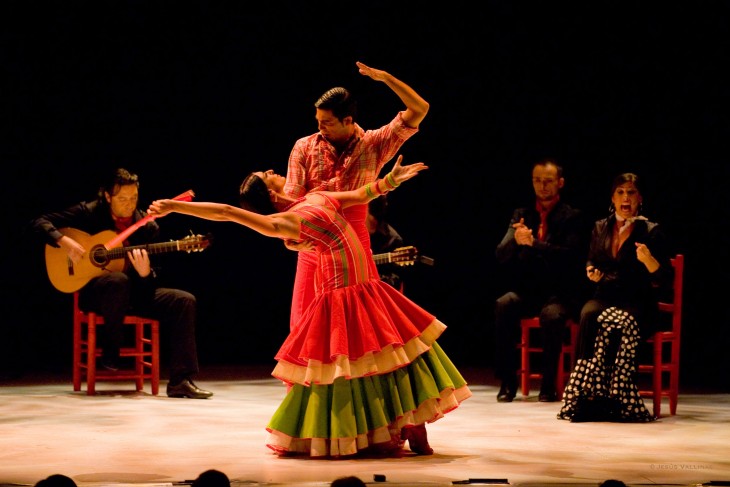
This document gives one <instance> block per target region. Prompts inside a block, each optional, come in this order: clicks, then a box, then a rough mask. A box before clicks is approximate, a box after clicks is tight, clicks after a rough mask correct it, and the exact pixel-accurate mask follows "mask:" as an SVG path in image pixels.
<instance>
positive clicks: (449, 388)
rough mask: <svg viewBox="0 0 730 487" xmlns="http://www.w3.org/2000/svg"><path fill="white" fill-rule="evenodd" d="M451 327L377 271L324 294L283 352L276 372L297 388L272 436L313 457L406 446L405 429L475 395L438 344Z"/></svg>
mask: <svg viewBox="0 0 730 487" xmlns="http://www.w3.org/2000/svg"><path fill="white" fill-rule="evenodd" d="M445 329H446V325H444V324H443V323H441V322H440V321H439V320H437V319H436V318H435V317H434V316H433V315H431V314H430V313H428V312H426V311H425V310H423V309H422V308H420V307H419V306H418V305H416V304H415V303H413V302H412V301H411V300H409V299H408V298H407V297H405V296H404V295H403V294H401V293H400V292H399V291H397V290H395V289H394V288H392V287H391V286H389V285H387V284H385V283H383V282H381V281H380V280H378V279H372V280H370V281H367V282H365V283H362V284H357V285H354V286H348V287H344V288H339V289H335V290H332V291H330V292H326V293H324V294H321V295H319V296H317V298H316V299H315V302H314V303H313V304H312V305H311V306H310V307H309V308H308V311H307V313H306V314H305V315H304V316H303V317H302V320H301V322H300V323H299V324H298V325H297V326H296V327H295V329H294V330H292V332H291V334H290V335H289V337H288V338H287V340H286V341H285V342H284V344H283V345H282V347H281V348H280V350H279V352H278V353H277V355H276V359H277V361H278V364H277V365H276V367H275V369H274V371H273V372H272V375H273V376H274V377H277V378H278V379H281V380H282V381H284V382H285V383H287V384H288V385H289V386H290V387H289V390H288V392H287V396H286V398H285V399H284V401H283V402H282V404H281V405H280V406H279V408H278V410H277V411H276V412H275V413H274V415H273V417H272V419H271V421H270V422H269V424H268V426H267V430H268V431H269V433H270V435H269V440H268V441H267V445H268V446H269V448H271V449H272V450H274V451H276V452H277V453H279V454H301V455H309V456H311V457H328V456H331V457H339V456H348V455H355V454H357V453H359V452H373V451H375V452H383V451H388V450H397V449H399V448H400V446H401V445H402V441H401V439H400V437H401V429H403V428H404V427H407V426H413V425H418V424H423V423H430V422H433V421H436V420H437V419H439V418H441V417H443V416H444V414H446V413H448V412H449V411H451V410H453V409H455V408H456V407H458V406H459V404H460V403H461V402H462V401H463V400H465V399H467V398H468V397H470V396H471V391H470V390H469V388H468V386H467V384H466V381H465V380H464V378H463V377H462V376H461V374H460V373H459V371H458V370H457V369H456V367H455V366H454V364H453V363H452V362H451V360H450V359H449V357H448V356H447V355H446V354H445V353H444V351H443V350H442V349H441V347H440V346H439V345H438V343H436V339H437V338H438V337H439V336H440V335H441V333H443V331H444V330H445Z"/></svg>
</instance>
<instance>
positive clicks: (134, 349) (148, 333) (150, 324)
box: [73, 292, 160, 396]
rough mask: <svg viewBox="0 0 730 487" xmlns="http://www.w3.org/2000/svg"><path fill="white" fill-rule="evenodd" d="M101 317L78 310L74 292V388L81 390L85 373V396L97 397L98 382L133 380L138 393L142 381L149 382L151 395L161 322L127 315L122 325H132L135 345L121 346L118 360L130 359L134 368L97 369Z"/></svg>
mask: <svg viewBox="0 0 730 487" xmlns="http://www.w3.org/2000/svg"><path fill="white" fill-rule="evenodd" d="M101 325H104V318H102V317H101V316H99V315H98V314H96V313H93V312H89V313H85V312H83V311H81V309H80V308H79V293H78V292H75V293H74V309H73V387H74V391H80V390H81V382H82V375H83V372H84V371H85V372H86V393H87V394H88V395H90V396H93V395H94V394H96V382H97V381H134V383H135V386H136V389H137V391H142V390H144V381H145V380H146V379H148V380H149V381H150V385H151V389H152V394H153V395H157V394H158V392H159V390H160V322H159V321H158V320H153V319H150V318H143V317H141V316H132V315H130V316H126V317H125V318H124V325H131V326H134V327H135V328H134V345H133V346H131V345H130V346H123V347H122V348H121V349H120V351H119V356H120V357H133V358H134V368H132V369H129V370H126V369H122V368H120V369H119V370H117V371H109V370H105V369H104V370H97V367H96V358H97V357H99V356H101V349H100V348H99V347H98V345H97V327H98V326H101Z"/></svg>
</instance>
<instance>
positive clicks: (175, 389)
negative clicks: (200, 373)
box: [167, 379, 213, 399]
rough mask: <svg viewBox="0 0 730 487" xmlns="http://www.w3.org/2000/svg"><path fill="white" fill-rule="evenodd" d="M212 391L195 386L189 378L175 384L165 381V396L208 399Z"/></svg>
mask: <svg viewBox="0 0 730 487" xmlns="http://www.w3.org/2000/svg"><path fill="white" fill-rule="evenodd" d="M212 395H213V393H212V392H209V391H204V390H203V389H201V388H199V387H198V386H196V385H195V384H194V383H193V381H192V380H191V379H185V380H184V381H182V382H180V383H179V384H177V385H174V386H173V385H170V383H169V382H168V383H167V397H187V398H188V399H208V398H209V397H210V396H212Z"/></svg>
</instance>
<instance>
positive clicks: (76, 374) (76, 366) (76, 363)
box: [71, 315, 82, 391]
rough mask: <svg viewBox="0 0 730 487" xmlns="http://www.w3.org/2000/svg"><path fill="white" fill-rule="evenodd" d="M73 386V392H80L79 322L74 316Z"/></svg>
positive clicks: (76, 316)
mask: <svg viewBox="0 0 730 487" xmlns="http://www.w3.org/2000/svg"><path fill="white" fill-rule="evenodd" d="M73 335H74V336H73V341H74V343H73V347H74V348H73V368H72V369H71V370H72V373H73V385H74V391H80V390H81V339H82V336H81V320H80V319H79V317H78V315H75V316H74V329H73Z"/></svg>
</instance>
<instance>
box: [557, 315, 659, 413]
mask: <svg viewBox="0 0 730 487" xmlns="http://www.w3.org/2000/svg"><path fill="white" fill-rule="evenodd" d="M598 325H599V329H598V333H597V336H596V343H595V345H594V349H593V357H592V358H591V359H578V361H577V362H576V365H575V368H574V369H573V372H572V373H571V374H570V379H569V381H568V384H567V385H566V386H565V391H564V393H563V407H562V408H561V409H560V412H559V413H558V418H559V419H569V420H571V421H574V422H578V421H617V422H648V421H653V420H654V419H655V418H654V417H653V416H652V415H651V414H650V413H649V411H648V410H647V409H646V407H645V406H644V401H643V400H642V399H641V396H640V395H639V389H638V388H637V386H636V383H635V381H634V376H635V374H636V351H637V346H638V344H639V330H638V324H637V323H636V320H635V319H634V317H633V316H631V314H629V313H628V312H626V311H624V310H622V309H619V308H616V307H611V308H608V309H606V310H604V311H603V312H602V313H601V314H600V316H599V317H598Z"/></svg>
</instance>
